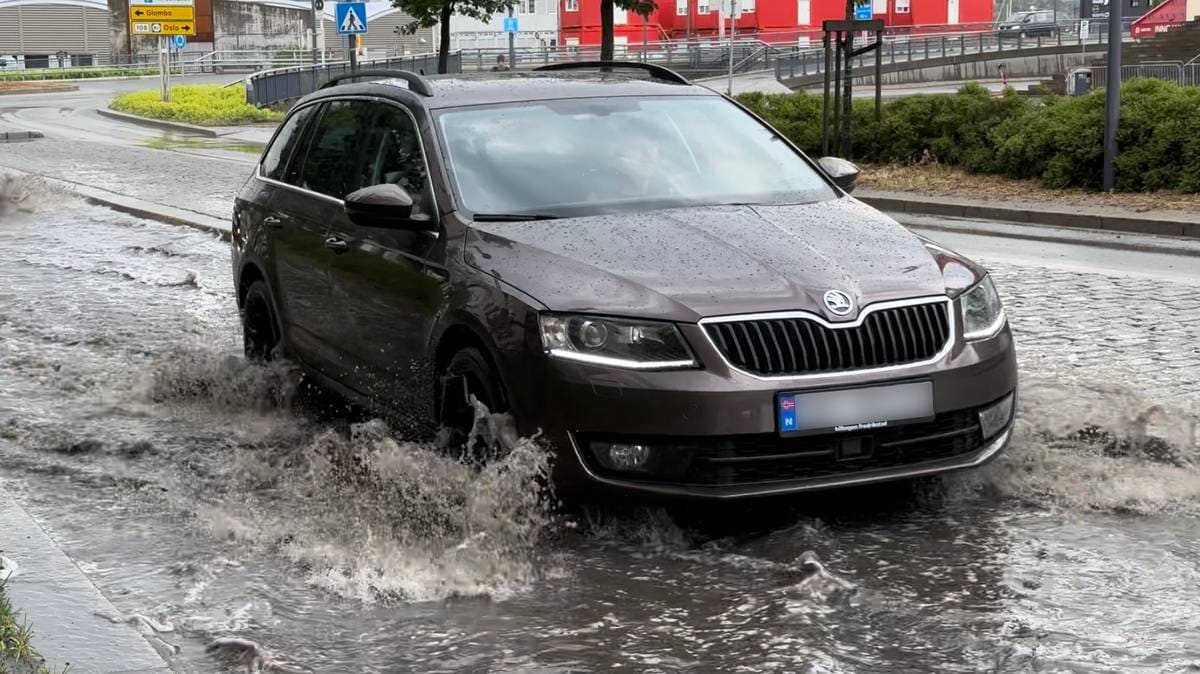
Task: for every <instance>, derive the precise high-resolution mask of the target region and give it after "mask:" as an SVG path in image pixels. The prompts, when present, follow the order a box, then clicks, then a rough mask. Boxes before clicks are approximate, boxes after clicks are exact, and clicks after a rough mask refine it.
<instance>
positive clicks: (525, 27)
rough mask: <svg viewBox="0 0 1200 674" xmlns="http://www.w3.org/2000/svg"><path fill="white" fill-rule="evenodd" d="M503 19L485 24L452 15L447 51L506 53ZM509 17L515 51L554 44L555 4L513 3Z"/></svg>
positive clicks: (553, 0)
mask: <svg viewBox="0 0 1200 674" xmlns="http://www.w3.org/2000/svg"><path fill="white" fill-rule="evenodd" d="M507 16H508V13H507V12H502V13H497V14H495V15H493V16H492V18H491V19H490V20H488V21H480V20H478V19H473V18H471V17H468V16H461V15H458V14H455V15H454V18H452V19H450V50H451V51H457V50H462V51H464V52H470V51H472V50H477V49H484V50H496V49H507V48H508V33H505V32H504V19H505V18H506V17H507ZM513 17H514V18H515V19H516V20H517V33H516V40H515V43H516V46H517V47H518V48H522V49H540V48H542V47H552V46H555V45H557V44H558V0H517V1H516V4H514V5H513ZM434 34H435V35H436V31H435V33H434Z"/></svg>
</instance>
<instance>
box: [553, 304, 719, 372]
mask: <svg viewBox="0 0 1200 674" xmlns="http://www.w3.org/2000/svg"><path fill="white" fill-rule="evenodd" d="M539 320H540V321H541V328H542V346H543V347H544V348H545V350H546V353H548V354H550V356H552V357H554V358H562V359H564V360H576V361H580V362H584V363H593V364H596V365H608V366H611V367H621V368H627V369H630V370H678V369H684V368H692V367H696V359H695V358H694V357H693V356H692V351H691V349H689V348H688V346H687V343H686V342H684V341H683V335H681V334H680V333H679V329H678V328H676V327H675V326H674V325H673V324H671V323H661V322H657V321H640V320H629V319H624V318H601V317H598V316H579V315H569V314H541V316H540V317H539Z"/></svg>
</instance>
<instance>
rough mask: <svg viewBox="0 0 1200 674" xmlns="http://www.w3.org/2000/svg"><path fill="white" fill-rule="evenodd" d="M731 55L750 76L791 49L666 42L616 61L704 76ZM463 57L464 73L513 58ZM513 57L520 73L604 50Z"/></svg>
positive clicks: (623, 52)
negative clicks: (656, 66) (652, 65)
mask: <svg viewBox="0 0 1200 674" xmlns="http://www.w3.org/2000/svg"><path fill="white" fill-rule="evenodd" d="M731 51H732V53H733V59H734V72H749V71H752V70H768V69H770V68H771V67H773V66H774V63H775V61H774V59H775V56H776V55H777V54H780V53H783V52H785V51H787V48H782V49H781V48H779V47H777V46H774V45H770V44H766V43H764V42H762V41H761V40H757V39H742V40H736V41H734V42H733V44H732V46H731V45H730V41H729V40H723V41H722V40H715V39H712V40H710V39H703V40H702V39H695V40H692V41H690V42H689V41H686V40H662V41H657V42H646V43H644V44H630V45H615V46H614V48H613V58H615V59H616V60H618V61H638V62H642V63H653V64H655V65H660V66H665V67H667V68H671V69H672V70H675V71H677V72H679V73H681V74H683V75H701V74H714V73H720V72H725V71H727V70H728V69H729V58H730V52H731ZM461 53H462V61H463V70H488V69H490V68H492V67H494V66H495V65H496V58H497V57H498V56H503V57H504V58H505V60H508V59H509V58H510V54H509V51H508V49H506V48H483V49H468V50H464V51H462V52H461ZM511 56H512V64H511V65H512V67H514V68H516V69H525V68H536V67H538V66H542V65H548V64H551V63H564V62H571V61H598V60H600V47H598V46H586V47H574V46H571V47H568V46H558V47H548V46H544V47H525V48H517V49H514V50H513V52H512V54H511Z"/></svg>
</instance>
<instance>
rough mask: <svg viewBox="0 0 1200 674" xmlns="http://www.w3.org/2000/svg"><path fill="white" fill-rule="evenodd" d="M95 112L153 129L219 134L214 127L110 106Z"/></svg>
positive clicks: (199, 134)
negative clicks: (151, 116) (130, 112)
mask: <svg viewBox="0 0 1200 674" xmlns="http://www.w3.org/2000/svg"><path fill="white" fill-rule="evenodd" d="M96 113H97V114H98V115H100V116H101V117H108V118H109V119H115V120H117V121H120V122H128V123H130V124H137V125H140V126H149V127H151V128H155V129H165V130H167V131H178V132H180V133H190V134H192V135H196V136H206V137H208V138H217V137H219V136H220V135H221V134H220V133H219V132H218V131H217V130H216V129H210V128H208V127H205V126H197V125H195V124H187V123H184V122H175V121H171V120H169V119H150V118H149V117H139V116H138V115H131V114H129V113H127V112H118V111H116V110H112V109H110V108H96Z"/></svg>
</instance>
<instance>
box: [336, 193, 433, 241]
mask: <svg viewBox="0 0 1200 674" xmlns="http://www.w3.org/2000/svg"><path fill="white" fill-rule="evenodd" d="M343 203H344V208H345V209H346V215H347V216H349V218H350V221H351V222H353V223H354V224H356V225H360V226H363V227H389V228H393V229H411V230H416V231H420V230H426V229H431V227H430V219H429V218H428V217H424V216H418V217H414V216H413V200H412V197H410V196H409V195H408V192H405V191H404V188H403V187H400V186H399V185H393V184H391V183H383V184H381V185H371V186H370V187H364V188H362V189H361V190H356V191H354V192H351V193H350V194H348V195H346V198H345V200H344V202H343Z"/></svg>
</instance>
